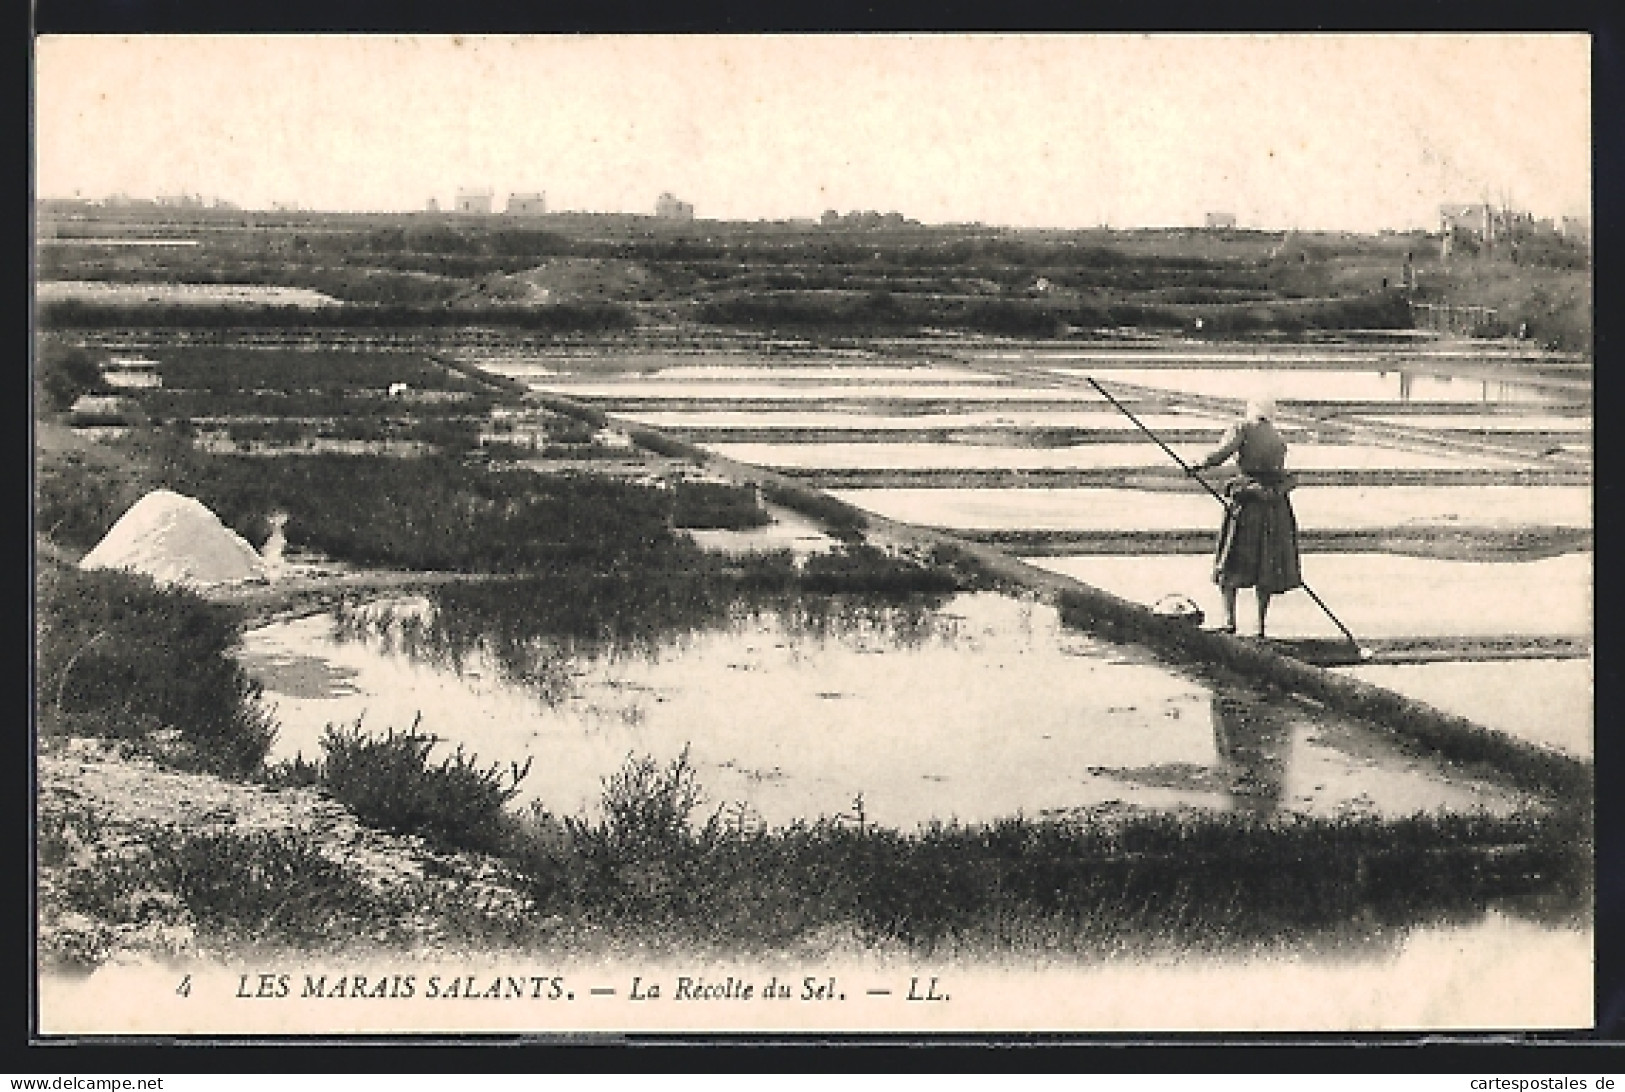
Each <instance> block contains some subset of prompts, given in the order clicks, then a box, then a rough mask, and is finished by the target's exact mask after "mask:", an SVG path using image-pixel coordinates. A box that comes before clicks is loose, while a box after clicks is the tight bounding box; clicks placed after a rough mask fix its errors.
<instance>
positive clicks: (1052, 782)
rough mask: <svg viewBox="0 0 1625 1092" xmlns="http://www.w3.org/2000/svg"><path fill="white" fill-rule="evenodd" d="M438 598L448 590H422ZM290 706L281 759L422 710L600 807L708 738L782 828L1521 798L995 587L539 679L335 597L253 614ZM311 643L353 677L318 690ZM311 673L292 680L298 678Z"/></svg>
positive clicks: (257, 648) (734, 783)
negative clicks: (291, 680) (407, 633)
mask: <svg viewBox="0 0 1625 1092" xmlns="http://www.w3.org/2000/svg"><path fill="white" fill-rule="evenodd" d="M414 609H416V610H422V609H425V608H424V606H423V605H422V604H417V605H416V606H415V607H414ZM245 643H246V648H245V656H246V658H247V662H248V664H249V667H250V670H251V671H252V672H253V673H254V674H255V675H256V676H257V677H258V678H259V679H261V681H262V682H263V683H264V685H265V686H266V689H267V697H268V700H270V701H271V702H272V703H274V704H275V706H276V716H277V719H278V720H279V722H280V723H281V725H282V731H281V734H280V736H279V738H278V741H277V745H276V750H275V752H274V754H273V758H278V757H289V756H291V755H293V754H295V753H298V752H303V753H305V754H307V755H314V754H315V753H316V752H317V743H318V739H319V737H320V735H321V731H322V728H323V727H324V726H325V725H326V724H328V723H330V722H334V723H348V722H353V721H355V720H356V719H357V718H358V717H364V718H365V719H364V720H363V725H364V727H366V728H368V729H370V730H373V731H376V732H379V733H381V732H382V731H383V730H384V729H385V728H386V727H395V728H405V727H407V726H408V725H410V724H411V723H412V722H413V720H414V718H416V717H417V716H418V715H420V714H421V716H422V728H423V729H424V730H425V731H429V732H433V733H435V734H437V735H440V736H442V737H444V738H445V739H446V740H447V743H446V746H448V747H450V746H454V745H457V744H462V745H464V746H466V747H467V748H468V749H469V750H471V751H473V752H475V753H476V754H477V755H478V756H479V758H480V759H481V761H482V762H492V761H500V762H502V763H504V764H506V763H507V762H510V761H513V762H524V761H525V760H526V759H527V758H534V760H535V761H534V764H533V767H532V769H531V773H530V775H529V777H528V778H527V779H526V780H525V782H524V783H523V784H522V786H521V790H522V796H524V797H527V798H532V799H539V800H541V801H543V802H544V803H545V805H546V806H547V807H548V808H550V809H551V810H553V811H555V812H558V813H565V814H573V813H578V812H583V811H590V810H591V809H592V808H593V807H594V805H595V803H596V801H597V798H598V796H599V793H600V791H601V786H602V781H603V779H604V778H605V777H607V776H609V775H610V774H612V773H613V772H614V771H615V770H616V769H618V768H619V766H620V765H621V763H622V761H623V760H624V759H625V758H626V757H627V756H628V754H631V753H637V754H648V755H652V756H654V757H655V758H657V759H659V760H661V761H666V760H669V759H671V758H673V757H674V756H676V755H677V754H679V753H680V752H681V751H682V750H683V749H684V748H685V747H688V748H690V759H691V761H692V762H693V764H694V766H695V768H696V770H697V772H698V777H699V781H700V784H701V785H702V786H703V787H704V788H705V790H706V792H707V796H708V799H709V801H710V806H711V807H712V808H715V807H719V806H724V805H728V806H733V807H736V808H743V809H744V810H745V812H746V813H747V814H748V815H749V816H751V817H753V818H755V819H759V820H761V821H765V822H767V823H769V824H771V825H783V824H785V823H788V822H791V821H793V820H795V819H798V818H805V819H813V818H817V817H820V816H836V815H841V814H848V815H853V814H855V813H860V812H861V814H862V816H863V818H864V819H865V821H867V822H874V823H879V824H882V825H885V826H891V827H897V828H902V829H910V828H913V827H914V826H915V825H917V824H920V823H925V822H928V821H932V820H942V821H947V820H953V819H958V820H962V821H985V820H991V819H995V818H999V817H1004V816H1011V815H1015V814H1018V813H1019V814H1025V815H1027V816H1030V817H1031V816H1039V815H1044V814H1051V813H1063V812H1066V811H1068V810H1071V809H1077V808H1085V807H1091V806H1101V805H1110V804H1125V805H1135V806H1140V807H1145V808H1153V809H1163V808H1174V807H1198V808H1211V809H1218V810H1246V811H1250V812H1255V813H1269V812H1274V811H1290V812H1297V813H1303V814H1316V815H1333V814H1342V813H1346V812H1349V811H1358V812H1370V813H1376V814H1383V815H1402V814H1412V813H1415V812H1418V811H1422V812H1431V811H1435V810H1438V809H1449V810H1476V809H1479V808H1486V809H1489V810H1492V811H1505V810H1510V809H1512V808H1514V807H1516V806H1518V805H1519V803H1520V802H1521V801H1520V798H1519V796H1518V795H1517V794H1516V793H1513V792H1511V791H1509V790H1505V789H1502V788H1497V787H1495V786H1492V785H1489V784H1487V783H1484V782H1480V781H1475V780H1470V779H1465V778H1463V777H1461V776H1459V775H1456V774H1453V773H1450V772H1449V771H1447V770H1445V769H1444V768H1443V767H1442V766H1440V765H1439V764H1437V763H1434V762H1432V761H1430V760H1427V759H1423V758H1418V757H1416V756H1411V755H1405V754H1402V753H1400V752H1399V751H1397V750H1396V749H1395V748H1394V747H1393V745H1392V744H1391V743H1389V742H1387V741H1386V740H1384V739H1383V738H1380V737H1378V736H1377V735H1376V734H1374V733H1372V732H1370V731H1368V730H1366V729H1364V728H1362V727H1359V726H1357V725H1355V724H1353V723H1351V722H1346V721H1343V720H1340V719H1338V718H1335V717H1330V716H1328V715H1327V714H1325V713H1324V712H1319V711H1316V710H1313V709H1311V708H1310V707H1308V706H1303V705H1300V704H1298V703H1296V702H1293V701H1290V700H1277V701H1274V702H1272V703H1263V702H1260V701H1259V700H1257V699H1256V698H1254V697H1250V696H1249V695H1247V694H1245V693H1229V692H1223V691H1218V690H1215V689H1213V688H1212V687H1210V686H1209V685H1207V684H1205V683H1204V682H1202V681H1200V680H1199V679H1197V678H1195V677H1193V676H1190V675H1187V674H1184V673H1180V672H1176V671H1174V670H1173V669H1170V668H1168V667H1166V666H1163V665H1161V664H1158V663H1156V662H1154V661H1151V660H1149V659H1146V658H1142V657H1139V656H1137V655H1134V654H1131V653H1129V652H1126V651H1125V650H1123V649H1120V648H1115V647H1113V646H1107V645H1103V644H1101V643H1100V642H1097V641H1095V640H1094V639H1092V638H1090V637H1088V636H1087V635H1084V634H1080V633H1077V632H1075V631H1071V630H1068V629H1065V628H1064V627H1062V626H1061V625H1060V623H1059V620H1058V618H1057V615H1056V613H1055V611H1054V610H1053V608H1050V607H1047V606H1043V605H1040V604H1036V603H1033V602H1028V601H1022V600H1015V599H1009V598H1005V597H1000V596H996V595H991V594H975V595H960V596H956V597H954V598H952V599H951V600H949V601H947V602H945V603H944V604H942V605H941V606H940V607H936V608H919V607H915V608H906V609H905V608H896V607H893V608H873V607H852V606H850V605H849V606H848V607H847V608H845V609H843V610H841V611H839V612H837V613H836V614H834V615H828V614H823V613H818V614H815V615H801V614H798V613H797V612H796V611H794V610H788V609H786V610H772V611H765V612H761V613H751V614H745V615H741V616H738V617H736V618H734V619H733V621H732V622H731V623H730V624H728V625H726V626H723V627H720V628H716V629H711V630H704V631H700V632H697V633H692V634H689V635H687V636H684V637H681V638H677V639H673V640H671V641H670V642H667V643H663V644H661V645H660V646H659V647H658V648H655V649H653V650H645V651H643V652H636V653H634V652H628V651H626V650H624V649H623V650H620V651H604V652H602V653H599V654H580V653H576V654H571V655H568V656H565V657H562V658H558V659H555V660H553V661H550V662H549V664H548V665H547V676H548V678H547V687H545V688H544V689H543V690H538V689H537V688H536V687H535V686H533V685H527V683H526V682H525V681H523V680H520V679H516V678H513V677H511V675H507V674H506V673H505V672H504V670H503V668H502V667H501V666H500V665H499V664H498V662H497V661H496V660H495V659H493V658H492V657H491V656H489V655H482V654H478V653H476V654H472V655H467V656H465V657H464V658H463V659H462V663H461V667H460V670H459V669H454V668H452V667H450V666H447V665H446V664H445V663H444V662H442V663H439V664H436V663H433V662H430V661H431V660H433V659H434V657H432V656H425V655H423V654H421V653H416V654H414V653H409V652H407V651H404V650H403V649H402V648H401V647H400V646H399V645H396V646H395V647H393V648H391V647H389V646H387V645H385V644H381V643H380V641H379V640H378V639H377V638H370V639H367V640H360V641H357V640H339V639H337V638H336V636H335V631H334V626H333V622H332V619H331V617H330V616H325V615H322V616H314V617H310V618H305V619H301V620H298V621H293V622H286V623H279V624H277V625H272V626H267V627H264V628H261V629H259V630H256V631H254V632H252V633H250V634H249V635H248V637H247V640H246V642H245ZM310 661H319V662H320V664H322V665H325V666H324V667H322V668H321V669H320V670H323V671H328V672H330V673H331V677H332V678H333V680H334V682H335V685H334V686H333V687H332V688H331V690H330V691H329V692H327V693H326V694H324V695H322V696H315V697H313V696H310V694H311V689H310V687H309V681H310V679H311V677H312V675H313V673H314V672H313V669H312V667H311V666H310ZM289 672H294V673H297V674H298V676H299V679H300V685H299V686H297V687H295V686H289V685H285V684H284V683H283V682H282V681H281V680H282V677H283V675H284V674H285V673H289Z"/></svg>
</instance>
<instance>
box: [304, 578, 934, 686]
mask: <svg viewBox="0 0 1625 1092" xmlns="http://www.w3.org/2000/svg"><path fill="white" fill-rule="evenodd" d="M944 601H945V597H942V596H926V595H921V596H913V597H909V598H907V599H903V600H900V601H894V602H887V601H883V600H882V601H876V600H874V599H871V598H863V597H854V596H845V595H818V596H801V595H794V594H789V593H775V592H771V591H758V592H754V593H751V592H741V590H740V589H738V588H732V589H728V591H727V594H723V593H722V591H721V590H720V589H718V588H715V587H711V586H708V585H706V584H705V583H704V582H692V583H689V584H688V585H687V586H686V587H685V586H684V585H683V582H680V581H679V582H676V583H673V584H665V585H659V584H654V583H645V584H638V583H633V582H626V581H616V580H613V579H610V580H600V579H597V578H587V579H585V580H583V579H581V578H579V577H578V578H573V579H566V578H563V577H525V578H519V579H514V580H504V581H493V582H489V583H485V584H478V585H447V586H445V587H442V588H438V589H435V590H433V591H431V592H430V593H429V594H428V595H427V596H426V597H422V598H415V599H406V600H397V601H394V602H387V603H371V604H365V605H357V604H346V605H341V606H340V607H339V608H338V609H337V610H335V612H334V615H333V630H332V636H333V638H334V640H335V641H338V642H341V643H342V642H346V641H362V642H366V643H368V644H370V645H371V646H372V647H373V648H375V649H376V650H377V651H379V652H381V653H384V654H393V653H397V652H398V653H400V654H402V655H404V656H406V657H408V658H410V659H411V660H413V661H415V662H417V663H421V664H425V665H428V666H430V667H433V668H437V669H440V670H444V671H449V672H451V673H453V674H455V675H457V676H458V677H460V678H466V677H470V676H473V677H478V676H479V675H481V674H483V673H484V672H486V671H491V672H493V673H494V674H495V675H496V676H497V678H498V679H500V680H501V681H502V682H504V683H506V684H508V685H510V686H514V687H518V688H521V689H523V690H525V691H526V692H528V693H530V694H532V695H533V696H535V697H536V698H537V699H539V700H540V702H541V704H542V705H543V706H544V707H546V708H548V709H558V708H559V707H560V706H562V705H563V704H564V703H566V702H567V701H569V700H571V699H573V698H576V697H578V696H580V686H579V680H580V679H581V678H583V677H584V676H585V675H587V674H588V673H589V672H590V671H591V670H592V669H594V668H595V667H599V666H609V665H616V664H624V663H633V662H642V663H649V664H655V663H659V662H660V661H661V660H662V659H663V658H667V657H680V656H682V655H683V654H684V653H685V652H686V651H688V650H689V649H690V647H691V646H692V644H693V642H694V641H695V640H696V639H697V637H698V635H699V634H701V633H725V634H728V635H731V636H739V635H740V634H742V633H745V632H746V631H750V630H761V629H763V628H772V629H775V630H777V631H778V632H780V633H781V634H782V636H783V639H784V640H785V642H786V643H787V644H788V645H789V646H790V647H791V648H795V647H796V646H798V645H816V646H820V647H821V646H823V645H825V644H828V643H831V642H837V643H839V644H841V645H843V646H845V647H847V648H850V649H853V650H856V651H860V652H881V651H887V650H893V649H896V650H911V651H917V650H919V649H923V648H926V647H929V646H933V645H944V646H952V645H954V644H955V643H956V642H957V641H958V640H959V639H960V638H961V636H962V633H961V627H962V622H963V619H961V618H960V617H958V616H956V615H953V614H950V613H946V612H943V611H942V610H940V607H941V606H942V604H943V602H944Z"/></svg>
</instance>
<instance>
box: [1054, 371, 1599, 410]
mask: <svg viewBox="0 0 1625 1092" xmlns="http://www.w3.org/2000/svg"><path fill="white" fill-rule="evenodd" d="M1052 370H1053V371H1055V372H1058V373H1062V374H1066V375H1072V376H1082V375H1084V374H1085V373H1084V372H1082V371H1081V370H1079V369H1076V368H1055V369H1052ZM1110 378H1112V379H1115V380H1117V381H1119V382H1123V383H1132V384H1135V385H1137V386H1144V387H1157V388H1160V389H1165V390H1169V391H1174V392H1182V393H1185V394H1200V395H1207V396H1208V397H1213V398H1236V399H1246V398H1252V397H1255V396H1257V395H1269V396H1271V397H1274V398H1277V399H1280V400H1282V401H1291V402H1487V403H1501V402H1547V401H1567V400H1569V397H1572V395H1570V396H1567V397H1566V396H1565V390H1564V388H1563V387H1555V388H1546V387H1542V386H1540V385H1538V384H1537V383H1535V382H1533V381H1518V382H1512V381H1507V380H1501V379H1472V378H1466V377H1463V376H1445V375H1430V374H1421V373H1416V372H1411V371H1406V370H1401V369H1398V368H1395V369H1392V370H1387V371H1384V370H1381V369H1368V370H1355V369H1347V370H1332V369H1315V370H1308V369H1292V368H1114V369H1112V371H1111V373H1110Z"/></svg>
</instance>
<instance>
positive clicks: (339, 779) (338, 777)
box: [318, 720, 530, 852]
mask: <svg viewBox="0 0 1625 1092" xmlns="http://www.w3.org/2000/svg"><path fill="white" fill-rule="evenodd" d="M436 742H438V740H437V739H436V737H434V736H431V735H425V734H422V733H420V732H419V731H418V723H417V722H416V721H414V722H413V724H412V727H411V728H409V729H407V730H406V731H405V732H396V731H394V730H393V729H390V730H389V731H388V732H387V733H386V734H385V735H383V736H382V737H380V736H374V735H368V734H365V733H363V732H362V730H361V722H360V721H359V720H358V721H356V723H355V724H353V725H351V726H349V727H334V726H332V725H329V726H328V728H327V730H326V732H324V733H323V735H322V754H323V757H322V760H321V763H320V767H319V775H318V776H319V779H320V782H321V784H322V785H323V786H324V787H325V788H326V789H327V790H328V791H329V792H331V793H332V794H333V796H334V798H335V799H336V800H338V801H339V802H340V803H342V804H344V805H345V806H346V807H348V808H349V809H350V810H351V811H353V812H355V814H356V817H357V818H359V819H360V820H361V821H362V822H364V823H367V824H369V825H371V826H375V827H378V828H380V829H382V830H388V831H396V832H399V833H405V834H417V835H420V836H421V837H423V838H426V839H428V840H429V841H430V842H431V843H434V844H435V845H436V846H438V847H440V848H444V849H448V850H452V851H456V850H465V849H466V850H476V851H481V852H494V851H495V850H497V849H499V848H500V847H501V846H502V844H503V840H504V833H505V829H506V828H505V824H504V816H503V809H504V808H505V807H506V806H507V803H508V801H510V800H512V799H513V797H514V796H515V795H516V794H517V793H518V791H519V783H520V782H521V781H523V780H524V779H525V776H526V775H527V774H528V773H529V772H530V760H528V759H527V760H526V762H525V764H524V765H523V766H519V765H517V764H515V765H512V766H511V767H510V769H509V770H508V771H506V772H504V771H503V770H502V769H501V767H500V765H496V764H493V765H492V766H490V767H489V768H481V767H480V766H479V764H478V763H477V761H476V760H475V758H474V756H473V755H469V754H466V753H465V752H464V751H463V749H462V748H461V747H458V748H457V750H456V751H455V752H453V753H452V754H451V755H449V756H447V757H446V758H444V759H442V760H441V761H440V762H439V763H438V764H436V763H433V762H431V761H430V760H429V753H430V751H432V750H433V749H434V745H435V743H436Z"/></svg>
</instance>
